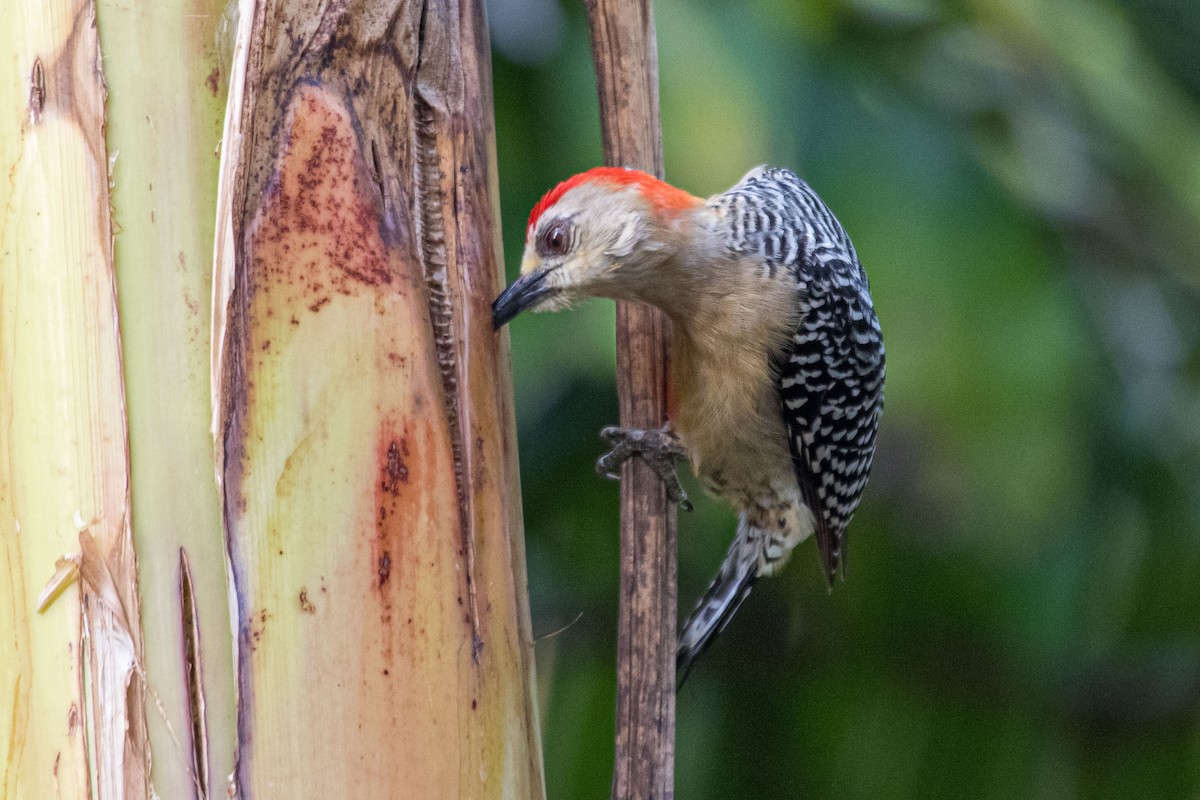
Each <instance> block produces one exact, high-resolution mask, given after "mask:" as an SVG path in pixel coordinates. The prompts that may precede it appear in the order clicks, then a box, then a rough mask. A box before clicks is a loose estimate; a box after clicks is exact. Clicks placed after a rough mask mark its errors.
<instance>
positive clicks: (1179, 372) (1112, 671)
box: [489, 0, 1200, 800]
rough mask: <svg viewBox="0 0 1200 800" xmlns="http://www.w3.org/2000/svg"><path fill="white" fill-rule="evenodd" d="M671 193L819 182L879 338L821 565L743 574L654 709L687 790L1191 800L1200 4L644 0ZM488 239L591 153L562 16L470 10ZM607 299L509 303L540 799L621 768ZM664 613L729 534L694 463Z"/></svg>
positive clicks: (1199, 506) (587, 69)
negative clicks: (484, 17)
mask: <svg viewBox="0 0 1200 800" xmlns="http://www.w3.org/2000/svg"><path fill="white" fill-rule="evenodd" d="M655 12H656V19H657V23H658V40H659V55H660V69H661V84H662V125H663V139H664V147H665V153H666V169H667V178H668V180H670V181H672V182H673V183H676V184H678V185H680V186H682V187H684V188H686V189H688V190H690V191H692V192H693V193H696V194H699V195H702V196H705V195H708V194H712V193H715V192H718V191H721V190H723V189H725V188H727V187H728V186H730V185H731V184H733V183H734V182H735V181H736V180H737V179H738V178H739V177H740V176H741V175H742V174H743V173H744V172H745V171H747V170H749V169H750V168H752V167H754V166H756V165H758V164H761V163H770V164H774V165H780V166H787V167H791V168H792V169H794V170H796V171H797V172H798V173H800V174H801V175H802V176H803V177H805V178H807V179H808V180H809V182H810V183H811V184H812V185H813V186H814V188H816V190H817V191H818V192H819V193H820V194H821V195H822V196H823V197H824V198H825V200H826V201H827V202H828V203H829V205H830V206H831V207H832V208H833V210H834V211H835V213H837V214H838V216H839V217H840V219H841V221H842V223H843V224H844V225H845V227H846V228H847V230H848V231H849V232H850V234H851V236H852V237H853V239H854V243H855V245H856V246H857V248H858V252H859V254H860V256H861V258H862V261H863V263H864V265H865V266H866V268H867V270H868V272H869V274H870V277H871V285H872V289H873V293H874V296H875V302H876V308H877V310H878V313H879V317H880V319H881V321H882V324H883V329H884V334H885V338H886V342H887V352H888V383H887V405H886V411H885V413H884V417H883V424H882V429H881V432H880V438H879V450H878V456H877V459H876V467H875V471H874V474H873V476H872V479H871V483H870V484H869V486H868V488H867V492H866V496H865V500H864V502H863V504H862V506H861V508H860V510H859V513H858V514H857V516H856V517H855V519H854V523H853V525H852V526H851V529H850V558H849V568H848V574H847V581H846V583H845V584H843V585H840V586H838V587H837V588H836V589H835V590H834V591H833V592H832V593H829V592H827V591H826V589H825V587H824V584H823V581H822V579H821V576H820V573H819V569H818V566H817V559H816V552H815V546H814V544H813V543H812V542H807V543H805V544H804V545H802V546H801V547H800V548H799V550H798V551H797V553H796V555H795V558H794V559H793V562H792V564H791V565H790V566H789V568H788V569H787V570H786V572H785V574H784V575H782V576H781V577H779V578H776V579H772V580H766V581H762V582H760V584H759V586H758V587H757V588H756V589H755V592H754V594H753V596H751V598H750V599H749V601H748V602H747V603H746V604H745V606H744V607H743V608H742V610H741V612H740V613H739V615H738V617H737V618H736V619H735V620H734V622H733V624H732V625H731V626H730V627H729V629H728V630H727V631H726V633H725V635H724V636H723V637H722V638H720V639H719V640H718V641H717V643H716V645H715V646H714V647H713V648H712V649H711V650H710V651H709V653H708V654H707V655H706V657H705V658H704V659H702V660H701V662H700V664H699V666H698V668H697V669H696V671H695V673H694V674H693V676H692V678H691V680H690V682H689V683H688V685H687V686H686V687H685V688H684V690H683V691H682V693H681V694H680V697H679V708H678V764H677V774H678V780H677V787H678V788H677V791H678V796H679V797H680V798H681V800H704V799H705V798H793V797H825V798H834V797H836V798H883V797H887V798H893V797H894V798H907V797H911V798H942V797H944V798H1054V799H1055V800H1057V799H1058V798H1197V797H1200V44H1198V43H1200V4H1197V3H1196V2H1195V0H1145V1H1144V2H1134V1H1133V0H1124V1H1122V2H1115V1H1114V0H974V2H938V0H856V1H855V2H842V1H841V0H813V1H812V2H789V1H788V0H753V1H752V2H747V3H732V2H730V3H726V2H718V1H717V0H710V1H708V2H704V1H702V0H659V2H657V3H656V4H655ZM489 14H490V17H491V22H492V29H493V44H494V47H495V56H494V57H495V101H496V118H497V141H498V149H499V159H500V187H501V196H502V201H503V217H504V241H505V257H506V260H507V263H508V267H509V276H510V278H511V277H512V276H514V275H515V274H516V268H517V264H518V262H519V258H520V252H521V247H522V243H523V242H522V239H523V236H524V222H525V217H526V215H527V214H528V212H529V209H530V207H531V206H532V205H533V203H534V202H535V201H536V200H537V198H538V197H539V196H540V195H541V194H542V192H544V191H545V190H546V189H548V188H550V187H551V186H552V185H553V184H554V183H556V182H557V181H559V180H561V179H563V178H565V177H567V176H569V175H571V174H573V173H575V172H578V171H581V170H583V169H586V168H588V167H591V166H594V165H596V164H598V163H600V160H601V150H600V134H599V122H598V118H597V105H596V99H595V86H594V79H593V74H592V67H591V56H590V50H589V45H588V39H587V26H586V22H585V19H584V16H583V13H582V8H581V4H580V3H576V2H564V3H561V4H558V3H556V2H555V0H495V1H494V2H491V3H489ZM612 320H613V311H612V304H611V303H609V302H605V301H595V302H592V303H589V304H585V305H584V306H582V307H580V308H577V309H575V310H573V311H572V312H570V313H566V314H559V315H541V316H535V315H527V316H524V317H521V318H519V319H518V320H517V321H516V322H515V323H514V324H513V325H512V339H513V362H514V369H515V372H516V391H517V412H518V417H519V424H520V455H521V473H522V483H523V494H524V509H525V519H526V525H527V533H526V541H527V546H528V552H529V575H530V591H531V598H532V606H533V620H534V631H535V634H537V635H539V636H543V635H545V634H548V633H551V632H554V631H555V630H557V629H560V628H562V627H563V626H566V625H569V624H570V623H571V622H572V620H575V619H576V617H578V621H577V622H575V623H574V624H573V625H570V626H569V627H567V628H566V629H565V630H563V631H562V632H560V633H558V634H557V635H555V636H553V637H549V638H543V639H542V640H541V641H539V643H538V646H537V654H538V671H539V675H538V678H539V685H540V688H541V704H542V707H541V711H542V715H543V718H544V720H545V728H544V743H545V755H546V778H547V784H548V789H549V796H550V800H569V799H570V798H600V797H605V796H607V794H608V791H609V784H610V780H611V768H612V729H613V713H614V703H615V700H614V652H613V643H614V639H615V626H616V602H617V487H616V485H615V484H613V483H609V482H606V481H602V480H600V479H598V478H597V477H596V475H595V473H594V472H593V469H592V464H593V462H594V460H595V458H596V456H597V455H598V454H599V453H600V452H601V442H600V440H599V439H598V438H597V436H596V432H597V431H598V430H599V428H600V427H602V426H603V425H605V424H609V423H612V422H615V421H616V419H617V413H616V393H615V386H614V378H613V363H614V355H613V333H612V326H613V322H612ZM688 485H689V487H690V488H691V490H692V496H693V498H694V499H695V500H696V505H697V511H696V512H695V513H693V514H690V515H687V514H685V515H681V519H680V525H679V529H680V607H681V610H682V611H686V610H688V609H690V607H691V605H692V603H693V602H694V600H695V598H696V597H697V596H698V595H699V593H701V592H702V591H703V589H704V587H705V585H706V584H707V581H708V580H709V578H710V577H711V575H712V574H713V573H714V571H715V570H716V567H717V565H718V563H719V562H720V559H721V557H722V555H723V553H724V549H725V547H726V545H727V544H728V541H729V539H730V537H731V535H732V532H733V529H734V523H735V520H734V516H733V514H732V512H731V511H730V510H729V509H727V508H726V507H724V506H723V505H721V504H719V503H716V502H714V501H712V500H710V499H708V498H704V497H702V496H701V493H700V491H699V489H698V488H697V487H696V485H695V483H694V482H690V483H689V484H688Z"/></svg>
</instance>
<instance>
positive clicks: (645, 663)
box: [587, 0, 676, 800]
mask: <svg viewBox="0 0 1200 800" xmlns="http://www.w3.org/2000/svg"><path fill="white" fill-rule="evenodd" d="M587 8H588V19H589V22H590V25H591V31H592V56H593V58H594V60H595V63H596V81H597V85H598V89H599V94H600V123H601V129H602V131H603V136H604V159H605V161H606V162H607V163H608V164H610V165H616V166H625V167H637V168H639V169H644V170H646V171H647V172H651V173H653V174H655V175H657V176H658V177H660V178H661V177H662V175H663V166H662V134H661V131H660V129H659V119H658V54H657V51H656V47H655V35H654V16H653V14H652V12H651V8H650V2H649V0H588V3H587ZM669 338H670V323H669V321H668V320H667V318H666V317H665V316H664V315H663V314H662V313H661V312H659V311H658V310H656V309H654V308H650V307H648V306H643V305H638V304H634V303H617V394H618V397H619V400H620V407H621V425H622V426H624V427H633V428H650V427H658V426H660V425H662V424H663V422H664V421H665V420H666V411H667V344H668V341H669ZM675 579H676V562H675V509H674V507H673V506H672V505H671V503H670V502H669V501H668V499H667V496H666V492H665V491H664V488H663V484H662V481H660V480H659V479H658V477H657V476H656V475H655V474H654V472H653V471H652V470H651V469H650V468H649V466H647V465H646V463H645V462H644V461H642V460H641V459H636V458H635V459H630V460H629V461H626V462H625V465H624V467H623V468H622V471H621V607H620V622H619V626H618V631H617V732H616V760H615V764H614V767H613V792H612V796H613V798H614V800H626V799H627V798H628V799H629V800H633V799H634V798H636V800H650V799H651V798H653V800H663V799H665V798H670V797H673V796H674V794H675V788H674V783H675Z"/></svg>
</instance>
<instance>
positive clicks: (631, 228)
mask: <svg viewBox="0 0 1200 800" xmlns="http://www.w3.org/2000/svg"><path fill="white" fill-rule="evenodd" d="M648 212H649V207H648V205H647V203H646V201H645V200H644V199H643V198H642V196H641V194H640V193H639V192H638V190H637V189H636V188H635V187H625V186H622V187H617V188H614V187H611V186H605V185H598V184H592V183H587V184H583V185H581V186H578V187H576V188H574V189H572V190H570V191H569V192H567V193H566V194H565V195H563V197H562V199H561V200H559V201H558V202H557V203H555V204H554V205H553V206H552V207H550V208H549V209H547V210H546V211H545V212H544V213H543V214H542V216H541V217H540V218H539V219H538V220H537V223H536V224H535V225H534V226H533V228H531V229H530V231H529V233H528V236H527V238H526V241H525V254H524V256H523V257H522V259H521V277H520V278H518V279H517V280H516V281H514V282H513V283H512V285H511V286H509V287H508V288H507V289H506V290H505V291H504V293H503V294H501V295H500V297H499V298H497V299H496V302H495V303H494V304H493V305H492V316H493V322H494V324H495V326H496V327H497V328H499V327H500V326H502V325H504V323H506V322H508V321H509V320H511V319H512V318H513V317H515V316H516V315H517V314H519V313H521V312H522V311H557V310H559V309H562V308H566V307H567V306H569V305H570V304H571V303H573V302H574V301H576V300H578V299H582V298H585V297H611V296H613V292H614V288H615V286H614V276H615V275H616V273H617V272H618V271H619V270H620V269H621V268H622V267H623V266H625V265H626V264H628V263H629V262H630V260H631V258H636V257H637V256H638V255H639V254H641V253H643V252H648V251H649V250H653V249H655V248H654V247H650V246H649V243H650V242H653V241H654V237H651V236H648V234H649V233H650V231H649V227H648V226H649V225H650V222H649V218H650V217H651V216H652V215H651V214H649V213H648Z"/></svg>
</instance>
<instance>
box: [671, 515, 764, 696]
mask: <svg viewBox="0 0 1200 800" xmlns="http://www.w3.org/2000/svg"><path fill="white" fill-rule="evenodd" d="M748 534H749V531H748V530H747V526H746V524H745V521H744V520H743V522H742V525H741V526H739V528H738V535H737V537H736V538H735V539H734V540H733V544H732V545H730V547H729V552H728V553H727V554H726V556H725V560H724V561H723V562H722V563H721V569H720V571H719V572H717V577H716V578H714V579H713V582H712V584H711V585H710V586H709V587H708V591H706V592H705V593H704V596H703V597H701V598H700V602H699V603H697V604H696V608H695V610H693V611H692V613H691V615H689V616H688V618H687V621H686V622H685V623H684V624H683V632H682V633H681V634H680V635H679V646H678V648H677V649H676V651H675V680H676V685H677V686H683V682H684V681H685V680H686V679H687V676H688V673H690V672H691V671H692V667H694V666H695V665H696V661H697V660H698V659H699V658H700V656H701V655H702V654H703V653H704V651H705V650H707V649H708V646H709V645H710V644H712V642H713V640H714V639H715V638H716V637H717V634H719V633H720V632H721V631H723V630H725V626H726V625H728V624H729V620H731V619H733V615H734V614H736V613H737V610H738V608H739V607H741V605H742V602H743V601H744V600H745V599H746V598H747V597H748V596H749V595H750V590H751V589H752V588H753V587H754V581H755V580H757V579H758V572H759V571H758V558H757V557H756V555H755V554H754V552H753V543H752V540H751V537H750V536H749V535H748Z"/></svg>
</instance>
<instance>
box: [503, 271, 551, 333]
mask: <svg viewBox="0 0 1200 800" xmlns="http://www.w3.org/2000/svg"><path fill="white" fill-rule="evenodd" d="M546 275H547V272H546V270H538V271H537V272H531V273H529V274H528V275H522V276H521V277H519V278H517V279H516V280H515V281H513V282H512V284H510V285H509V287H508V288H507V289H505V290H504V291H503V292H502V293H501V294H500V296H499V297H497V298H496V302H494V303H492V327H493V328H495V329H496V330H500V329H501V328H502V327H504V324H505V323H506V322H508V321H509V320H511V319H512V318H513V317H515V316H516V315H517V314H520V313H521V312H522V311H524V310H525V309H527V308H530V307H532V306H535V305H537V304H538V302H539V301H541V299H542V298H544V297H546V295H549V294H553V293H554V288H553V287H550V286H547V285H546Z"/></svg>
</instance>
